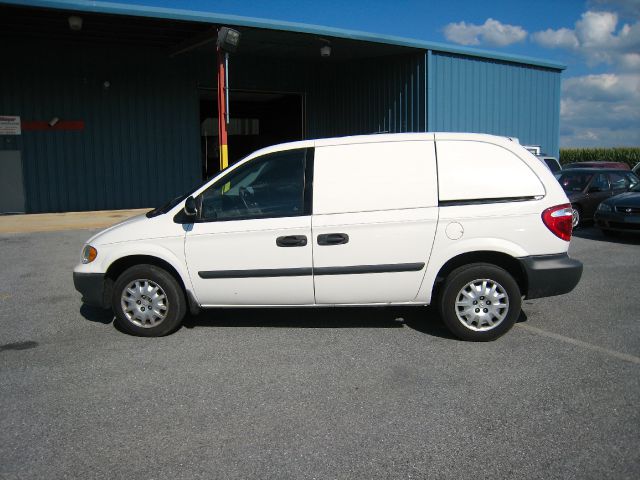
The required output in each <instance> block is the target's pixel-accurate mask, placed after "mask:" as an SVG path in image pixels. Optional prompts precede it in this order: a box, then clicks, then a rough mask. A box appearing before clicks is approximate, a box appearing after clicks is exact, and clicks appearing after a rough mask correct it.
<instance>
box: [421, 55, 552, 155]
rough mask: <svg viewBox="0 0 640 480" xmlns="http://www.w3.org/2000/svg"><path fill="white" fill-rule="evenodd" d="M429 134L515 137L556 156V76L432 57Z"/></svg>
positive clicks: (489, 63)
mask: <svg viewBox="0 0 640 480" xmlns="http://www.w3.org/2000/svg"><path fill="white" fill-rule="evenodd" d="M431 65H432V69H433V71H432V72H431V78H433V82H434V85H433V90H434V93H433V105H432V106H430V107H429V113H430V114H431V118H430V119H429V130H430V131H460V132H480V133H490V134H495V135H504V136H510V137H518V138H519V139H520V143H522V144H535V145H542V148H543V150H544V151H545V152H547V153H549V154H554V155H556V156H557V155H558V151H559V127H558V126H559V121H560V118H559V117H560V110H559V106H560V72H558V71H557V70H550V69H545V68H540V67H534V66H525V65H520V64H513V63H504V62H499V61H495V60H489V59H485V60H480V59H477V58H472V57H463V56H457V55H448V54H444V53H441V52H433V53H432V61H431Z"/></svg>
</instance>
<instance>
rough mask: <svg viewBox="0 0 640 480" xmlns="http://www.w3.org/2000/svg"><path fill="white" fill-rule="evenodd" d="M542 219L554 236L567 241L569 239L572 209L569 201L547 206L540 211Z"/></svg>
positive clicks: (571, 228)
mask: <svg viewBox="0 0 640 480" xmlns="http://www.w3.org/2000/svg"><path fill="white" fill-rule="evenodd" d="M542 221H543V222H544V224H545V225H546V226H547V228H548V229H549V230H551V233H553V234H554V235H555V236H556V237H558V238H561V239H562V240H565V241H567V242H568V241H569V240H571V231H572V230H573V209H572V208H571V204H570V203H565V204H563V205H556V206H555V207H551V208H547V209H546V210H545V211H544V212H542Z"/></svg>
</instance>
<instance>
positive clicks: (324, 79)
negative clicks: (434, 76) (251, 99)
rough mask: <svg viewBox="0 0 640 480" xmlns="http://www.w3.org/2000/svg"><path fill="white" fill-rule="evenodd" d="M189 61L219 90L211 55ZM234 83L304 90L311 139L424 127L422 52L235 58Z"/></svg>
mask: <svg viewBox="0 0 640 480" xmlns="http://www.w3.org/2000/svg"><path fill="white" fill-rule="evenodd" d="M190 62H191V65H192V67H193V68H194V69H195V70H196V71H197V72H198V73H197V77H198V83H199V85H200V86H201V87H204V88H215V83H212V81H213V78H212V72H215V63H214V62H213V57H212V56H202V55H199V56H197V57H193V58H191V59H190ZM230 83H231V85H232V88H234V89H238V90H258V91H275V92H292V93H303V94H305V100H306V122H307V124H306V128H305V131H306V132H307V137H308V138H322V137H331V136H339V135H357V134H366V133H375V132H382V131H388V132H419V131H425V129H426V108H425V105H426V56H425V54H424V53H419V54H413V55H401V56H393V57H379V58H365V59H358V60H352V61H349V62H340V63H336V62H330V61H322V59H319V61H291V60H287V59H279V58H273V57H236V58H233V59H232V63H231V68H230Z"/></svg>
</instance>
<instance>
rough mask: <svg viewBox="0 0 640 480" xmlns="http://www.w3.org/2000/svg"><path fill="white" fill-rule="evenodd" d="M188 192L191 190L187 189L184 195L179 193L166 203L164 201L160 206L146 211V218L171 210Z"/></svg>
mask: <svg viewBox="0 0 640 480" xmlns="http://www.w3.org/2000/svg"><path fill="white" fill-rule="evenodd" d="M189 193H191V192H190V191H189V192H188V193H185V194H184V195H180V196H179V197H176V198H174V199H173V200H169V201H168V202H167V203H165V204H164V205H162V206H161V207H157V208H154V209H153V210H151V211H150V212H147V218H153V217H157V216H158V215H162V214H164V213H167V212H168V211H169V210H171V209H172V208H173V207H175V206H176V205H177V204H179V203H180V202H181V201H182V200H184V199H185V198H187V197H188V196H189Z"/></svg>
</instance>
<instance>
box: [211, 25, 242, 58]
mask: <svg viewBox="0 0 640 480" xmlns="http://www.w3.org/2000/svg"><path fill="white" fill-rule="evenodd" d="M239 43H240V32H239V31H237V30H234V29H232V28H229V27H220V29H219V30H218V39H217V41H216V46H217V47H218V48H220V49H221V50H224V51H225V52H230V53H234V52H235V51H236V50H237V48H238V44H239Z"/></svg>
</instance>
